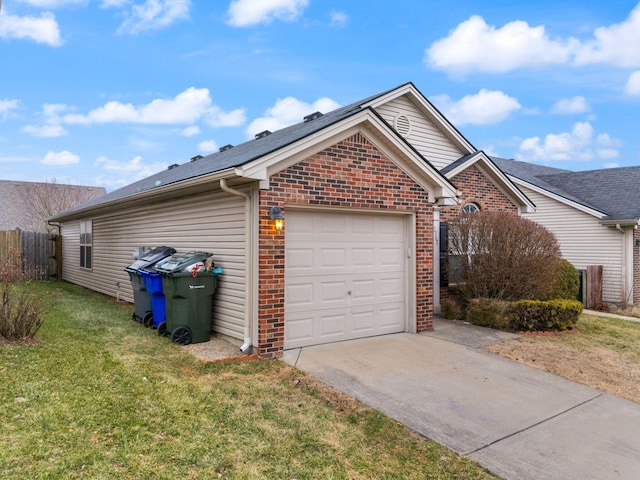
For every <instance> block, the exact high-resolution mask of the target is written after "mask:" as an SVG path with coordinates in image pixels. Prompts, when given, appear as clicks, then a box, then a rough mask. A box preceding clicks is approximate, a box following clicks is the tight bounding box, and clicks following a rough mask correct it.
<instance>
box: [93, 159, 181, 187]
mask: <svg viewBox="0 0 640 480" xmlns="http://www.w3.org/2000/svg"><path fill="white" fill-rule="evenodd" d="M94 167H96V168H100V169H102V170H104V171H106V172H109V173H115V174H121V175H126V183H131V182H132V181H134V180H140V179H142V178H146V177H149V176H151V175H153V174H154V173H158V172H160V171H162V170H164V169H166V168H167V167H168V165H167V164H166V163H162V162H155V163H148V164H147V163H144V162H143V161H142V157H141V156H140V155H138V156H136V157H134V158H132V159H131V160H129V161H118V160H111V159H109V158H107V157H105V156H101V157H98V159H97V160H96V161H95V163H94ZM118 183H121V182H118Z"/></svg>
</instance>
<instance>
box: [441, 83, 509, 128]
mask: <svg viewBox="0 0 640 480" xmlns="http://www.w3.org/2000/svg"><path fill="white" fill-rule="evenodd" d="M431 100H432V101H433V103H435V104H436V105H437V106H438V109H439V110H440V111H442V113H443V114H444V116H445V117H447V119H448V120H449V121H450V122H451V123H453V124H454V125H465V124H475V125H487V124H492V123H499V122H502V121H503V120H505V119H506V118H507V117H508V116H509V115H510V114H511V113H513V112H515V111H517V110H519V109H520V108H521V105H520V103H519V102H518V100H516V99H515V98H513V97H510V96H509V95H507V94H506V93H504V92H501V91H497V90H487V89H484V88H483V89H482V90H480V91H479V92H478V93H477V94H475V95H467V96H465V97H463V98H461V99H460V100H458V101H457V102H456V101H453V100H451V98H449V96H448V95H438V96H435V97H432V98H431Z"/></svg>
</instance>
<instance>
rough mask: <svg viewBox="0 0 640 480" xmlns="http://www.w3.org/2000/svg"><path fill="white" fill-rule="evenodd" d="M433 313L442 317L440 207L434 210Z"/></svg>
mask: <svg viewBox="0 0 640 480" xmlns="http://www.w3.org/2000/svg"><path fill="white" fill-rule="evenodd" d="M432 259H433V313H434V314H436V315H440V313H441V311H442V307H441V303H440V207H434V208H433V252H432Z"/></svg>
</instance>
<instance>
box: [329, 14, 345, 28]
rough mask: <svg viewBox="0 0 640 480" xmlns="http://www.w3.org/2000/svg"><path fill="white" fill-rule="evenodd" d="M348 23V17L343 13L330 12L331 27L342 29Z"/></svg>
mask: <svg viewBox="0 0 640 480" xmlns="http://www.w3.org/2000/svg"><path fill="white" fill-rule="evenodd" d="M348 23H349V16H348V15H347V14H346V13H344V12H336V11H333V12H331V26H332V27H344V26H345V25H347V24H348Z"/></svg>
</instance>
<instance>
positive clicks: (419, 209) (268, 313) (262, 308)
mask: <svg viewBox="0 0 640 480" xmlns="http://www.w3.org/2000/svg"><path fill="white" fill-rule="evenodd" d="M270 180H271V189H270V190H263V191H261V192H260V232H259V264H260V272H259V287H258V295H259V309H258V312H259V313H258V354H259V355H260V356H262V357H279V356H281V355H282V350H283V347H284V329H285V328H286V326H285V324H284V247H285V245H284V236H285V231H284V230H283V231H280V232H276V231H275V230H274V229H273V226H272V225H271V222H270V220H269V208H271V207H273V206H279V207H282V208H283V210H284V211H285V212H284V214H285V227H284V228H285V230H286V206H295V205H300V206H303V205H319V206H326V207H333V208H340V207H346V208H366V209H380V210H384V211H410V212H415V216H416V237H417V238H416V266H417V268H416V270H417V272H416V276H417V278H416V286H417V292H416V298H417V305H416V317H417V319H416V328H417V330H418V331H427V330H431V329H432V325H433V257H432V253H433V208H432V205H431V204H429V203H428V194H427V192H425V191H424V190H423V189H422V187H420V186H419V185H418V184H416V183H415V182H414V181H413V180H412V179H411V178H410V177H408V176H407V175H405V174H404V172H402V170H400V169H399V168H397V167H396V166H395V165H394V164H393V162H391V161H390V160H389V159H388V158H387V157H386V156H385V155H383V154H382V153H381V152H380V151H379V150H377V149H376V148H375V147H374V146H373V145H372V144H371V143H370V142H369V141H368V140H367V139H366V137H365V136H363V135H362V134H356V135H354V136H353V137H351V138H348V139H346V140H344V141H342V142H340V143H338V144H336V145H334V146H332V147H330V148H327V149H326V150H324V151H322V152H320V153H318V154H316V155H313V156H311V157H309V158H307V159H305V160H303V161H301V162H299V163H297V164H295V165H293V166H291V167H289V168H287V169H285V170H283V171H281V172H279V173H277V174H275V175H273V176H272V177H271V179H270Z"/></svg>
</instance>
